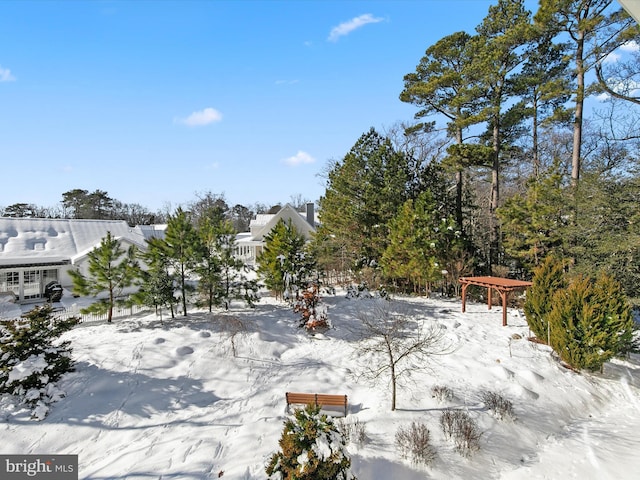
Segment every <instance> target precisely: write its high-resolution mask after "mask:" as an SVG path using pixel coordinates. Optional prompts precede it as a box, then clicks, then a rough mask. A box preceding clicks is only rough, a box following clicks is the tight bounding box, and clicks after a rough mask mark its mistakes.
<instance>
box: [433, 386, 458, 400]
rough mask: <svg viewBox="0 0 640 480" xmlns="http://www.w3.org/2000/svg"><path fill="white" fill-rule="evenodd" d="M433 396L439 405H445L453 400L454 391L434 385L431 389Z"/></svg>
mask: <svg viewBox="0 0 640 480" xmlns="http://www.w3.org/2000/svg"><path fill="white" fill-rule="evenodd" d="M431 396H432V397H433V398H435V399H436V400H438V403H444V402H447V401H450V400H453V397H454V395H453V390H451V388H450V387H447V386H446V385H434V386H433V387H432V388H431Z"/></svg>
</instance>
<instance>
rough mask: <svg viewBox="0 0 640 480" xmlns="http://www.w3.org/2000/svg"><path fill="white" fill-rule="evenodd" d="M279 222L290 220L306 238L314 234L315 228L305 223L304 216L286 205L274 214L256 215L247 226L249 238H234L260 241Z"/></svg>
mask: <svg viewBox="0 0 640 480" xmlns="http://www.w3.org/2000/svg"><path fill="white" fill-rule="evenodd" d="M280 220H284V221H285V222H286V221H288V220H291V221H292V222H293V224H294V225H295V227H296V228H297V229H298V231H299V232H301V233H302V234H303V235H304V236H305V237H307V238H308V237H309V236H310V234H311V233H312V232H315V228H314V227H313V226H311V225H310V224H309V223H308V222H307V220H306V217H305V216H304V214H302V213H300V212H298V211H297V210H296V209H295V208H293V207H292V206H291V205H289V204H286V205H285V206H284V207H282V209H280V211H279V212H278V213H276V214H258V215H256V218H255V219H253V220H251V223H250V224H249V230H250V234H251V238H243V239H240V238H238V237H236V238H238V240H254V241H261V240H262V239H263V238H264V236H265V235H267V234H268V233H269V232H270V231H271V230H272V229H273V227H275V226H276V224H277V223H278V222H279V221H280Z"/></svg>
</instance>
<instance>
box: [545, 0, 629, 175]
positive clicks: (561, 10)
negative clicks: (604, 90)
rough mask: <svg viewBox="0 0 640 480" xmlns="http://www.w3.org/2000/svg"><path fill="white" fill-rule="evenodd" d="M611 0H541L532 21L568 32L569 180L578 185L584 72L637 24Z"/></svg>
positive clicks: (553, 30)
mask: <svg viewBox="0 0 640 480" xmlns="http://www.w3.org/2000/svg"><path fill="white" fill-rule="evenodd" d="M614 6H615V7H617V2H615V1H614V0H540V8H539V9H538V12H537V13H536V15H535V21H536V23H537V24H538V25H539V26H540V28H542V29H546V30H547V31H549V32H550V33H551V34H559V35H565V36H568V39H569V40H570V43H569V44H568V46H569V49H570V50H569V52H570V55H571V57H572V61H573V71H574V75H575V80H576V85H575V89H574V90H573V92H572V93H573V96H574V104H575V108H574V119H573V150H572V156H571V160H572V161H571V165H572V167H571V180H572V184H573V185H574V186H577V184H578V181H579V179H580V173H581V167H582V156H581V148H582V135H583V123H584V101H585V98H586V95H587V85H586V75H587V72H588V71H589V70H591V69H592V68H593V67H594V66H595V65H597V64H598V62H600V61H602V60H603V59H604V58H605V57H606V56H607V55H608V54H609V53H610V52H612V51H614V50H615V49H616V48H617V47H618V46H620V45H622V44H623V43H625V42H626V41H628V39H629V33H630V31H631V32H632V31H634V30H635V31H637V26H636V25H635V22H634V21H633V19H631V18H630V17H629V16H628V15H621V14H620V12H619V10H617V11H616V10H614Z"/></svg>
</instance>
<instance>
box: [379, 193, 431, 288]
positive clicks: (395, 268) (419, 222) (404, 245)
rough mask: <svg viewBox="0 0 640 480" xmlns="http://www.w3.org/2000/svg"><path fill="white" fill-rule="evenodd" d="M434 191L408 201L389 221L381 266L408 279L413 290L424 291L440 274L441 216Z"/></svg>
mask: <svg viewBox="0 0 640 480" xmlns="http://www.w3.org/2000/svg"><path fill="white" fill-rule="evenodd" d="M436 213H437V212H436V211H435V205H434V202H433V199H432V197H431V194H430V193H429V192H423V193H422V194H421V195H419V196H418V198H417V199H416V200H415V202H414V201H413V200H407V201H406V202H405V204H404V205H403V207H402V209H401V210H400V212H399V213H398V215H397V216H396V217H395V218H394V219H393V220H392V221H391V223H390V234H389V246H388V247H387V249H386V250H385V252H384V254H383V255H382V261H381V265H382V268H383V272H384V274H385V275H386V276H388V277H390V278H393V279H395V280H396V281H397V280H405V281H406V282H407V283H408V284H409V285H411V286H412V287H413V290H414V292H421V291H423V289H424V288H426V290H427V292H428V291H429V290H430V285H431V284H432V283H433V282H435V281H436V280H437V279H439V278H440V276H441V273H440V272H441V270H442V267H440V265H439V264H438V253H437V252H438V245H437V238H436V237H437V229H438V226H439V220H438V218H437V217H438V216H437V214H436Z"/></svg>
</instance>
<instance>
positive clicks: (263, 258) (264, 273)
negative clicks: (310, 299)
mask: <svg viewBox="0 0 640 480" xmlns="http://www.w3.org/2000/svg"><path fill="white" fill-rule="evenodd" d="M264 240H265V246H264V249H263V251H262V253H261V254H260V255H259V256H258V258H257V262H258V275H260V276H261V277H262V278H263V279H264V283H265V285H266V286H267V287H268V288H269V289H270V290H271V291H273V292H274V294H275V296H276V298H283V297H284V298H285V299H287V300H293V299H294V298H295V297H296V295H297V292H298V291H299V290H300V288H304V287H306V286H307V284H308V283H309V281H310V280H311V279H312V275H313V273H314V272H315V260H314V259H313V257H312V255H311V254H310V253H309V252H308V251H307V249H306V246H305V244H306V240H305V238H304V236H303V235H302V234H301V233H300V232H298V230H297V229H296V227H295V225H293V222H291V220H289V221H288V222H286V223H285V222H284V221H283V220H280V221H279V222H278V223H277V224H276V226H275V227H274V228H273V229H272V230H271V232H269V234H268V235H266V236H265V238H264Z"/></svg>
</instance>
